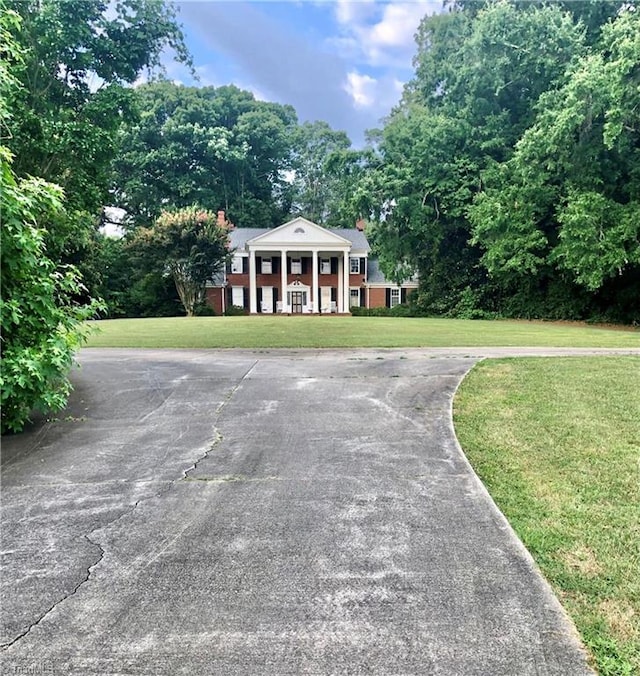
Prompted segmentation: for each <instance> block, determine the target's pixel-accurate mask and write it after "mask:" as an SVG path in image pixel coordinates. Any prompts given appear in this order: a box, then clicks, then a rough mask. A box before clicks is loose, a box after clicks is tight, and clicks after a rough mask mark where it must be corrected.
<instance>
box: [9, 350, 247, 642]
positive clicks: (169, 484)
mask: <svg viewBox="0 0 640 676" xmlns="http://www.w3.org/2000/svg"><path fill="white" fill-rule="evenodd" d="M258 361H259V360H258V359H256V360H255V361H254V362H253V364H252V365H251V366H250V367H249V369H248V370H247V371H246V372H245V373H244V375H243V376H242V377H241V378H240V380H238V382H237V383H236V384H235V385H234V387H233V388H231V390H230V391H229V392H228V394H227V396H226V397H225V398H224V399H223V401H222V402H221V403H220V404H219V405H218V407H217V408H216V410H215V412H214V433H215V438H214V440H213V442H211V443H210V444H209V446H208V447H207V449H206V450H205V452H204V454H203V455H202V456H200V457H199V458H198V459H197V460H196V461H195V462H194V463H193V464H192V465H191V467H189V468H188V469H186V470H183V471H182V476H181V477H179V478H178V479H173V480H171V481H168V482H167V485H166V486H165V487H163V489H161V490H159V491H157V492H155V493H153V494H152V495H148V496H145V497H141V498H139V499H138V500H136V501H135V502H134V503H133V504H132V505H131V507H129V508H128V509H126V510H125V511H124V512H123V513H122V514H120V515H118V516H117V517H116V518H115V519H113V520H112V521H109V522H107V523H105V524H102V525H101V526H99V527H98V528H94V529H93V530H92V531H90V532H89V535H82V536H81V537H82V538H84V539H85V540H86V541H87V542H88V543H89V544H90V545H92V546H93V547H97V548H98V549H99V556H98V557H97V559H96V560H95V561H94V562H93V563H92V564H91V565H90V566H88V568H87V570H86V574H85V576H84V577H83V579H81V580H80V581H79V582H78V584H77V585H76V586H75V587H74V588H73V589H72V590H71V591H70V592H69V593H67V594H64V595H63V596H62V597H61V598H59V599H58V600H57V601H56V602H55V603H53V604H52V605H51V606H50V607H49V608H47V610H45V611H44V612H43V613H42V614H41V615H40V616H39V617H38V618H37V619H36V620H34V621H33V622H31V623H30V624H28V625H27V626H26V628H25V629H24V630H23V631H22V632H21V633H20V634H18V636H16V637H15V638H13V639H11V640H10V641H7V642H6V643H2V644H0V652H6V651H7V650H8V649H9V648H11V646H13V645H15V644H16V643H17V642H18V641H20V640H22V639H23V638H24V637H25V636H27V635H28V634H29V633H30V632H31V631H32V629H34V628H35V627H37V626H38V625H39V624H40V623H41V622H42V621H43V620H44V619H45V618H46V617H47V616H48V615H50V614H51V613H52V612H53V611H54V610H55V609H56V608H57V607H58V606H59V605H60V604H62V603H64V602H65V601H66V600H67V599H69V598H71V597H72V596H74V595H75V594H76V593H77V592H78V590H79V589H80V587H82V586H83V585H84V584H85V583H87V582H88V581H89V580H90V579H91V574H92V572H93V571H94V569H95V568H96V567H97V566H98V565H99V564H100V562H101V561H102V559H103V558H104V556H105V550H104V548H103V547H102V545H100V543H98V542H95V541H94V540H92V539H91V536H92V535H93V534H94V533H95V532H97V531H100V530H104V529H106V528H111V527H113V526H114V525H115V524H116V523H117V522H118V521H120V520H121V519H124V518H125V517H127V516H130V515H131V514H133V512H135V510H136V509H137V508H138V507H139V505H140V504H141V503H143V502H146V501H147V500H153V499H156V498H159V497H161V496H162V495H164V494H165V493H167V492H168V491H170V490H171V488H172V487H173V486H174V485H175V484H176V483H177V482H178V481H184V480H190V481H197V479H194V478H191V477H188V474H189V473H190V472H193V471H194V470H195V469H196V468H197V466H198V464H199V463H200V462H201V461H202V460H204V459H206V458H207V457H208V455H209V453H210V452H211V451H212V450H213V449H214V448H215V446H216V445H217V444H219V443H220V441H222V438H223V437H222V435H221V434H220V432H219V431H218V430H217V428H216V423H217V421H218V419H219V418H220V415H221V414H222V411H223V409H224V408H225V406H226V405H227V404H228V403H229V402H230V401H231V399H233V396H234V395H235V393H236V392H237V391H238V389H239V388H240V386H241V385H242V383H243V381H244V380H245V379H246V378H247V377H248V376H249V374H250V373H251V371H253V369H254V368H255V367H256V365H257V364H258ZM157 408H158V407H156V408H155V409H154V411H155V410H157ZM145 417H146V416H145Z"/></svg>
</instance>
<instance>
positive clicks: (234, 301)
mask: <svg viewBox="0 0 640 676" xmlns="http://www.w3.org/2000/svg"><path fill="white" fill-rule="evenodd" d="M238 294H239V298H238ZM238 299H239V300H240V302H239V303H238ZM231 305H235V306H236V307H244V286H232V287H231Z"/></svg>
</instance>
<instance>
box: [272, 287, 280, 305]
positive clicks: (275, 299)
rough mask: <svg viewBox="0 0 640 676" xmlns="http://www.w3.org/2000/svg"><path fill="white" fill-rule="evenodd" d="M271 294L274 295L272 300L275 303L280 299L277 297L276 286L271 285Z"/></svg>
mask: <svg viewBox="0 0 640 676" xmlns="http://www.w3.org/2000/svg"><path fill="white" fill-rule="evenodd" d="M273 296H274V298H273V301H274V302H275V303H277V302H278V301H279V300H280V298H278V287H277V286H274V287H273Z"/></svg>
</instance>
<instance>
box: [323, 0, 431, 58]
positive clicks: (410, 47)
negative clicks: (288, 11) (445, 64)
mask: <svg viewBox="0 0 640 676" xmlns="http://www.w3.org/2000/svg"><path fill="white" fill-rule="evenodd" d="M441 9H442V2H441V0H416V1H415V2H390V3H384V4H383V3H375V2H370V1H369V0H365V1H364V2H350V1H349V0H339V1H338V2H337V3H336V5H335V10H334V11H335V18H336V21H337V23H338V25H339V28H340V35H338V36H334V37H333V38H330V39H329V42H330V44H331V45H332V46H333V47H334V48H335V49H338V50H339V52H340V54H341V55H342V56H343V57H344V58H354V57H358V58H359V60H360V62H361V63H363V64H367V65H370V66H395V67H405V68H408V67H410V64H411V57H412V55H413V53H414V51H415V41H414V35H415V33H416V31H417V30H418V26H419V25H420V21H421V20H422V18H423V17H424V16H425V15H427V14H433V13H434V12H437V11H441Z"/></svg>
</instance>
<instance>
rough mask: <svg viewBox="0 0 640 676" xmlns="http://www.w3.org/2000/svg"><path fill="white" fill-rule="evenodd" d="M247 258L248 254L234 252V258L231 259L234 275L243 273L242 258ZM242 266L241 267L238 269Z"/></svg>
mask: <svg viewBox="0 0 640 676" xmlns="http://www.w3.org/2000/svg"><path fill="white" fill-rule="evenodd" d="M243 258H246V256H243V255H241V254H233V258H232V259H231V274H232V275H241V274H242V265H243V263H242V259H243ZM238 268H240V269H238Z"/></svg>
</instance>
